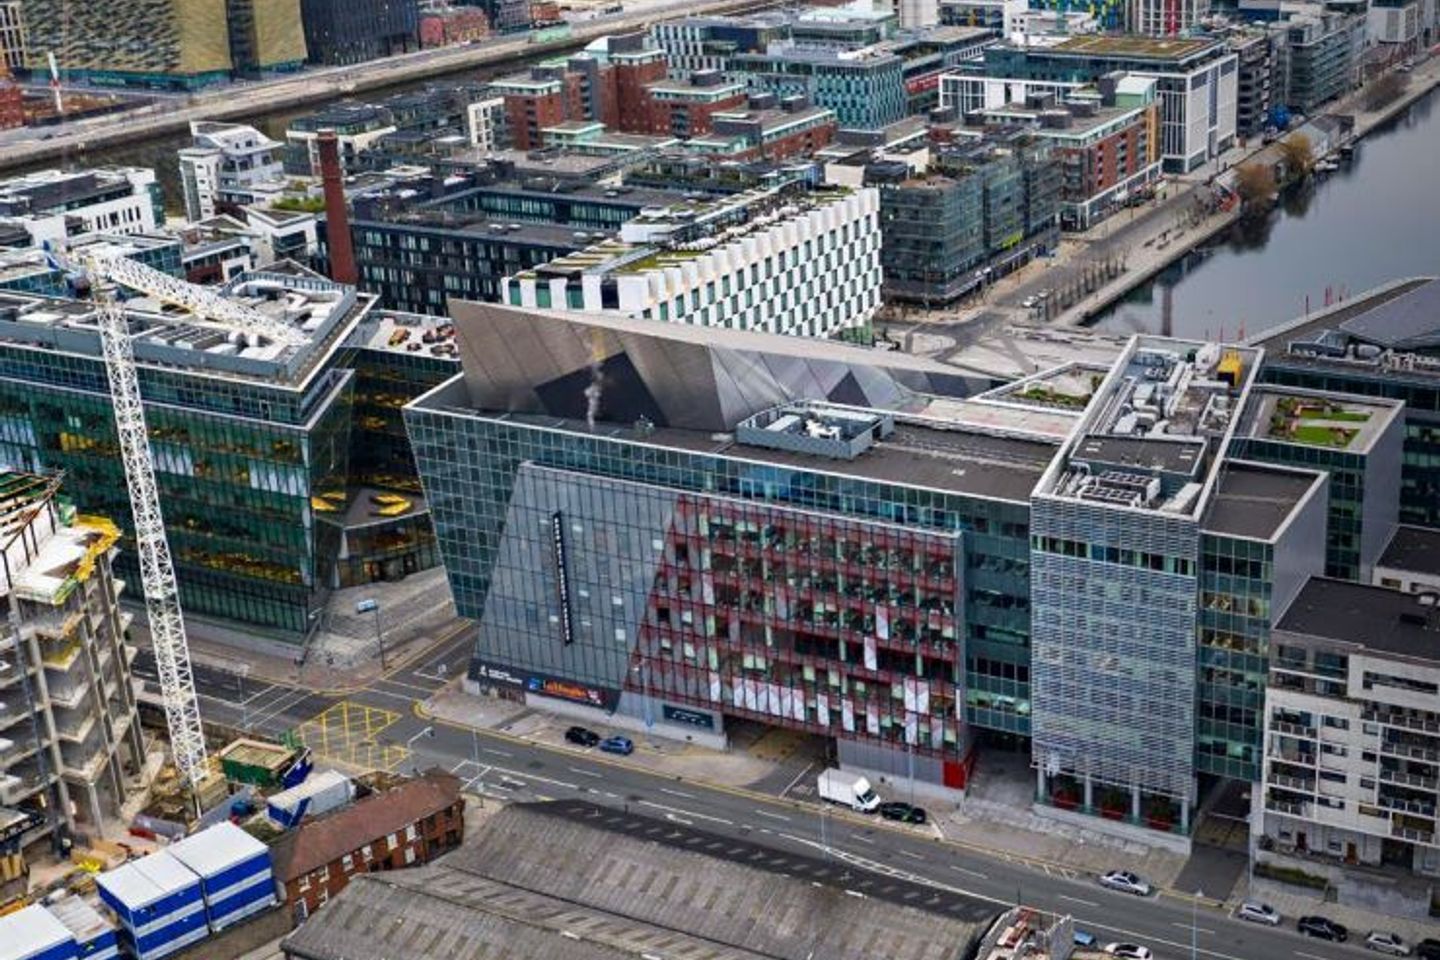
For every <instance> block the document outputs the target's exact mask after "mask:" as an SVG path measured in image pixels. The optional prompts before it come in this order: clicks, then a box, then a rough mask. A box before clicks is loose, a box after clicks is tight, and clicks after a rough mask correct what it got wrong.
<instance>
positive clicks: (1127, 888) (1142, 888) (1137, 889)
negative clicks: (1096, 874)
mask: <svg viewBox="0 0 1440 960" xmlns="http://www.w3.org/2000/svg"><path fill="white" fill-rule="evenodd" d="M1100 886H1102V887H1109V888H1110V889H1111V890H1119V891H1120V892H1121V893H1133V894H1135V896H1137V897H1148V896H1150V884H1149V883H1147V882H1146V881H1145V879H1144V878H1143V877H1141V876H1140V875H1139V874H1137V873H1131V872H1130V871H1129V870H1111V871H1110V872H1109V873H1102V874H1101V875H1100Z"/></svg>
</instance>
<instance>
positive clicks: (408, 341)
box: [350, 310, 455, 359]
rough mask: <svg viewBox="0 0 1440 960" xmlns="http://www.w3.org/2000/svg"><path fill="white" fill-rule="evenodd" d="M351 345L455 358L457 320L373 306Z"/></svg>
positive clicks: (356, 331) (356, 328)
mask: <svg viewBox="0 0 1440 960" xmlns="http://www.w3.org/2000/svg"><path fill="white" fill-rule="evenodd" d="M350 345H351V346H354V347H360V348H361V349H365V350H379V351H382V352H385V353H415V354H420V355H422V356H427V357H442V358H445V359H451V358H454V356H455V324H453V323H451V322H450V318H449V317H436V316H431V315H430V314H426V313H403V312H401V311H398V310H373V311H371V312H370V313H369V314H368V315H367V316H366V317H365V320H364V322H363V323H361V324H359V325H357V326H356V327H355V331H354V333H352V334H351V336H350Z"/></svg>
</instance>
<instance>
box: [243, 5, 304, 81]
mask: <svg viewBox="0 0 1440 960" xmlns="http://www.w3.org/2000/svg"><path fill="white" fill-rule="evenodd" d="M225 13H226V20H227V23H228V26H229V30H230V63H231V65H232V67H233V69H234V71H235V74H236V76H240V77H247V78H255V77H267V76H271V75H273V74H277V73H289V72H291V71H294V70H299V69H300V68H301V67H303V66H304V65H305V54H306V51H305V31H304V29H303V28H302V26H301V23H300V0H225Z"/></svg>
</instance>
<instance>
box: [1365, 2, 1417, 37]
mask: <svg viewBox="0 0 1440 960" xmlns="http://www.w3.org/2000/svg"><path fill="white" fill-rule="evenodd" d="M1425 14H1426V11H1425V10H1424V8H1423V7H1422V5H1421V2H1420V0H1374V2H1372V3H1371V4H1370V7H1369V9H1368V10H1367V11H1366V13H1365V33H1366V36H1367V38H1368V39H1369V41H1370V42H1371V43H1379V44H1386V45H1392V44H1393V45H1398V46H1401V47H1407V48H1411V49H1413V48H1414V47H1415V45H1416V44H1417V42H1418V41H1419V39H1420V34H1421V31H1422V30H1424V29H1425V28H1426V27H1427V26H1430V24H1427V23H1426V22H1425ZM1432 19H1433V16H1432Z"/></svg>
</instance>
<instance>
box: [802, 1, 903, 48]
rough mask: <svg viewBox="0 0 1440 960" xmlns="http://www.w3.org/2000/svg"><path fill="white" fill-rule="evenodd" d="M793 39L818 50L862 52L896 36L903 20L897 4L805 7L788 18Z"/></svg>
mask: <svg viewBox="0 0 1440 960" xmlns="http://www.w3.org/2000/svg"><path fill="white" fill-rule="evenodd" d="M787 19H788V21H789V24H790V40H791V42H793V43H794V45H795V46H799V47H808V48H810V49H814V50H835V51H843V50H861V49H864V48H866V47H872V46H874V45H875V44H877V43H882V42H884V41H886V40H889V39H891V38H892V37H894V36H895V35H896V32H897V31H898V29H899V27H900V18H899V16H898V14H897V12H896V7H895V6H894V5H893V4H884V3H877V4H872V5H870V6H868V7H867V6H866V5H864V4H845V5H841V6H834V7H820V6H815V7H802V8H800V9H799V10H798V11H796V12H795V13H793V14H791V15H789V16H788V17H787Z"/></svg>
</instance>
